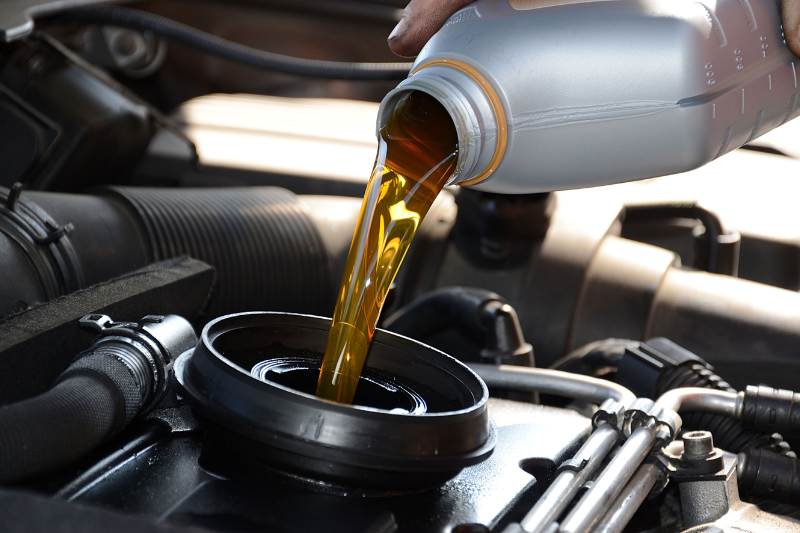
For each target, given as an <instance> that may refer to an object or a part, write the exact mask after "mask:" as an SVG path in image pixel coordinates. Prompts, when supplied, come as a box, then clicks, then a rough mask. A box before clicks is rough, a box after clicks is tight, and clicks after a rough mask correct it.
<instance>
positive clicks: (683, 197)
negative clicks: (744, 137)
mask: <svg viewBox="0 0 800 533" xmlns="http://www.w3.org/2000/svg"><path fill="white" fill-rule="evenodd" d="M404 5H405V1H404V0H358V1H356V0H331V1H327V2H326V1H319V0H292V1H289V0H258V1H249V0H247V1H246V0H237V1H232V2H221V1H218V0H194V1H189V0H159V1H155V0H145V1H137V2H127V3H125V4H124V6H119V5H111V4H108V3H100V2H96V1H93V0H69V1H62V2H52V1H46V0H19V1H17V0H15V1H12V2H5V3H3V4H0V272H2V275H1V276H0V531H9V532H23V531H64V532H68V531H82V532H94V531H97V532H100V531H121V532H124V531H137V532H150V531H152V532H173V531H174V532H180V531H212V532H213V531H220V532H240V531H241V532H245V531H248V532H249V531H264V532H318V531H326V532H330V533H337V532H342V533H344V532H347V533H392V532H414V533H423V532H437V533H557V532H560V533H590V532H591V533H622V532H623V531H624V532H625V533H645V532H646V533H680V532H687V531H690V530H691V531H693V532H696V533H699V532H708V533H719V532H720V531H723V532H725V533H734V532H735V533H741V532H746V533H777V532H789V531H800V512H799V511H798V510H799V509H800V507H798V506H800V476H799V475H798V474H799V472H798V465H797V456H796V454H795V451H793V450H795V449H797V447H798V446H800V441H798V440H797V439H798V437H800V407H798V406H799V405H800V392H793V391H800V360H798V354H800V294H799V293H798V291H800V218H799V217H798V216H797V206H796V199H797V197H798V196H799V195H800V181H799V180H798V177H799V176H800V124H795V123H794V122H788V123H787V124H785V125H783V126H781V127H780V128H777V129H776V130H774V131H772V132H770V133H768V134H766V135H763V136H761V137H758V138H756V139H755V140H753V141H751V142H750V143H749V144H747V145H746V146H744V147H742V148H741V149H737V150H735V151H733V152H731V153H730V154H728V155H725V156H724V157H721V158H720V159H718V160H715V161H713V162H712V163H709V164H708V165H706V166H705V167H702V168H700V169H698V170H694V171H691V172H687V173H684V174H679V175H673V176H665V177H661V178H653V179H648V180H644V181H639V182H632V183H624V184H618V185H609V186H603V187H595V188H589V189H578V190H569V191H558V192H552V193H540V194H529V195H501V194H493V193H488V192H480V191H476V190H473V189H470V188H467V187H463V188H462V187H449V188H446V189H445V190H444V192H443V193H441V194H440V195H439V197H438V198H437V200H436V202H435V203H434V204H433V207H432V208H431V210H430V212H429V213H428V215H427V217H426V218H425V219H424V221H423V222H422V224H421V226H420V229H419V231H418V233H417V236H416V238H415V239H414V242H413V243H412V245H411V248H410V250H409V252H408V254H407V256H406V258H405V260H404V262H403V266H402V269H401V270H400V271H399V273H398V274H397V277H396V278H395V282H394V284H393V285H392V289H391V291H390V292H389V293H388V296H387V297H386V301H385V309H384V310H383V312H382V314H381V319H380V322H379V324H378V325H379V328H380V329H379V330H378V332H377V333H376V336H375V340H374V343H373V346H372V348H371V351H370V355H369V358H368V362H367V370H366V371H365V372H364V374H362V377H361V381H360V382H359V389H358V391H357V395H356V401H355V404H356V405H355V406H349V405H342V404H338V403H336V402H331V401H324V400H321V399H319V398H316V397H315V396H314V385H315V383H316V381H315V380H316V375H318V369H319V360H320V357H321V352H322V351H323V350H324V347H325V339H326V334H327V331H328V329H329V328H330V319H329V318H327V317H330V316H332V314H333V310H334V305H335V303H336V302H335V299H336V291H337V288H338V286H339V281H340V280H341V279H342V277H343V275H345V274H346V272H345V263H346V259H347V255H348V251H349V249H350V244H351V239H352V235H353V230H354V227H355V225H356V221H357V219H358V217H359V211H360V208H361V197H362V196H363V195H364V191H365V189H366V185H367V179H368V178H369V175H370V169H371V168H372V167H371V163H372V161H373V159H374V156H375V152H376V148H377V142H376V140H375V119H376V114H377V110H378V103H379V102H380V101H381V99H382V98H383V96H384V95H385V94H386V93H388V92H389V91H390V90H392V89H393V88H394V87H395V86H396V85H397V83H398V81H399V80H402V79H404V78H405V77H406V75H407V74H408V68H409V64H407V63H403V62H400V61H398V59H397V58H396V57H395V56H394V55H393V54H392V53H391V52H390V51H389V50H388V48H387V47H386V45H385V39H386V36H387V35H388V34H389V32H390V31H391V29H392V27H393V26H394V25H395V24H396V23H397V22H398V20H399V19H400V15H401V14H402V8H403V7H404ZM265 51H268V52H265ZM278 54H280V55H278ZM298 58H303V59H298ZM365 65H366V66H365ZM630 157H632V158H635V157H637V154H636V153H631V154H630ZM315 365H316V366H315ZM315 372H316V373H315ZM795 409H798V410H797V411H795Z"/></svg>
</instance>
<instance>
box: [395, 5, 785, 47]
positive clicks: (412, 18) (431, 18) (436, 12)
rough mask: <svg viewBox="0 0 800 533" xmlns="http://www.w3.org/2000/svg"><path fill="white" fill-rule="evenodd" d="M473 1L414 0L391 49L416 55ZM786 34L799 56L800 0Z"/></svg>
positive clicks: (407, 10) (400, 23)
mask: <svg viewBox="0 0 800 533" xmlns="http://www.w3.org/2000/svg"><path fill="white" fill-rule="evenodd" d="M473 1H474V0H411V2H410V3H409V4H408V6H407V7H406V9H405V11H404V12H403V18H402V19H400V22H399V23H398V24H397V26H396V27H395V29H394V30H393V31H392V33H391V34H390V35H389V48H391V49H392V52H394V53H395V54H397V55H400V56H404V57H413V56H415V55H417V54H418V53H419V51H420V50H422V47H423V46H425V43H426V42H428V39H430V38H431V37H433V34H434V33H436V32H437V31H439V28H441V27H442V25H443V24H444V23H445V22H446V21H447V19H448V18H450V15H452V14H453V13H455V12H456V11H458V10H459V9H461V8H462V7H464V6H466V5H468V4H471V3H472V2H473ZM782 4H783V30H784V31H783V33H784V35H785V36H786V44H788V45H789V48H790V49H791V51H792V52H794V54H795V55H796V56H800V0H783V3H782Z"/></svg>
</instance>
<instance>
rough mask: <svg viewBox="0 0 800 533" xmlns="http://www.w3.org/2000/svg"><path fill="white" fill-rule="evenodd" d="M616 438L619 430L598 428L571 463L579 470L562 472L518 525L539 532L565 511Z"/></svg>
mask: <svg viewBox="0 0 800 533" xmlns="http://www.w3.org/2000/svg"><path fill="white" fill-rule="evenodd" d="M618 439H619V431H618V430H617V429H615V428H613V427H610V426H608V425H604V426H600V427H599V428H597V429H596V430H595V431H594V432H593V433H592V434H591V435H589V438H588V439H587V440H586V442H585V443H584V444H583V446H582V447H581V449H580V450H578V453H576V454H575V455H574V456H573V457H572V459H571V461H572V463H574V464H576V465H580V464H581V463H582V462H584V461H586V464H584V465H583V467H582V468H579V469H577V470H564V471H562V472H561V473H560V474H559V475H558V476H557V477H556V479H555V480H554V481H553V483H552V484H551V485H550V487H548V489H547V491H545V493H544V494H543V495H542V496H541V498H539V501H537V502H536V505H534V506H533V508H532V509H531V510H530V511H529V512H528V514H527V515H525V518H523V519H522V521H521V522H520V525H521V526H522V529H524V530H525V531H527V532H528V533H542V532H543V531H545V530H546V529H547V527H548V526H550V525H551V524H552V523H553V522H554V521H555V520H556V519H557V518H558V517H559V515H561V513H562V512H564V509H566V507H567V505H569V503H570V502H571V501H572V498H574V497H575V494H577V492H578V490H580V488H581V487H582V486H583V485H584V484H585V483H586V481H587V480H588V479H589V478H590V477H591V476H592V475H593V474H594V473H595V471H597V468H598V467H599V466H600V464H601V463H602V462H603V459H605V457H606V456H607V455H608V453H609V452H610V451H611V449H612V448H613V447H614V445H615V444H616V443H617V440H618Z"/></svg>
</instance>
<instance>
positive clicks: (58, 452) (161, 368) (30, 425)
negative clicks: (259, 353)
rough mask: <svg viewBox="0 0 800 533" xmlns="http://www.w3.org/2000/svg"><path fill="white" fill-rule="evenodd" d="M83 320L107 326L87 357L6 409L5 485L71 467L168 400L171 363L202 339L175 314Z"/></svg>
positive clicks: (2, 414) (0, 447)
mask: <svg viewBox="0 0 800 533" xmlns="http://www.w3.org/2000/svg"><path fill="white" fill-rule="evenodd" d="M81 323H82V325H84V326H88V327H92V328H93V329H95V330H99V331H102V334H101V336H100V337H99V338H98V339H97V340H95V342H94V344H93V345H92V347H91V348H90V349H89V350H88V351H87V352H86V355H84V356H83V357H81V358H80V359H78V360H77V361H75V362H74V363H73V364H72V365H71V366H70V367H69V368H67V370H66V371H64V372H63V373H62V374H61V375H60V376H59V377H58V379H57V380H56V382H55V385H54V386H53V388H51V389H50V390H48V391H47V392H45V393H43V394H40V395H39V396H36V397H34V398H30V399H27V400H23V401H20V402H17V403H14V404H11V405H5V406H2V407H0V483H13V482H15V481H18V480H20V479H23V478H27V477H30V476H35V475H39V474H42V473H45V472H47V471H49V470H52V469H54V468H58V467H60V466H64V465H67V464H69V463H70V462H72V461H75V460H76V459H79V458H80V457H82V456H83V455H85V454H86V453H88V452H90V451H91V450H92V449H94V448H95V447H96V446H98V445H99V444H102V443H103V442H105V441H107V440H109V439H110V438H111V437H113V436H114V435H116V434H117V433H119V432H120V431H121V430H122V429H123V428H124V427H125V426H126V425H127V424H128V423H129V422H130V421H131V420H132V419H133V418H134V417H135V416H136V415H137V414H140V413H141V412H143V411H145V410H147V409H148V408H150V407H152V406H153V405H155V404H156V403H157V402H158V400H160V398H161V397H162V396H163V394H164V392H165V391H166V388H167V385H168V379H169V370H168V368H170V365H171V361H172V360H173V359H174V358H175V357H177V356H178V355H180V354H181V353H183V352H184V351H185V350H187V349H189V348H192V347H193V346H194V345H195V344H196V342H197V337H196V336H195V334H194V330H193V329H192V326H191V324H189V323H188V322H187V321H186V320H184V319H183V318H181V317H178V316H175V315H169V316H166V317H163V316H149V317H145V318H144V319H142V323H141V324H131V323H122V324H115V323H114V322H112V321H111V319H109V318H108V317H106V316H103V315H87V316H86V317H84V318H83V319H81Z"/></svg>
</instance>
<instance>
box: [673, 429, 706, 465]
mask: <svg viewBox="0 0 800 533" xmlns="http://www.w3.org/2000/svg"><path fill="white" fill-rule="evenodd" d="M713 453H714V438H713V437H712V436H711V433H710V432H708V431H691V432H689V433H684V435H683V453H682V454H681V458H683V459H690V460H698V459H705V458H706V457H709V456H711V455H712V454H713Z"/></svg>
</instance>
